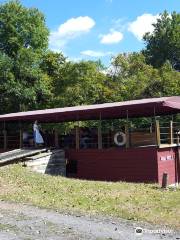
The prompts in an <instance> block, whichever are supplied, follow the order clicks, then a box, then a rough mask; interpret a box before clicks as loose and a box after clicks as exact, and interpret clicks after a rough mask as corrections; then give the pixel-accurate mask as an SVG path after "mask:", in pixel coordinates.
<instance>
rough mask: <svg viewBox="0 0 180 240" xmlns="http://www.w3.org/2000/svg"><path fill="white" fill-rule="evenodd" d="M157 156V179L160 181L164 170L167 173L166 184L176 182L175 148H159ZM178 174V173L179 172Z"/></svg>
mask: <svg viewBox="0 0 180 240" xmlns="http://www.w3.org/2000/svg"><path fill="white" fill-rule="evenodd" d="M157 156H158V181H159V183H161V182H162V175H163V173H164V172H166V173H168V184H174V183H175V182H178V179H177V178H178V169H177V166H176V163H177V148H170V147H169V148H159V149H158V151H157ZM179 174H180V173H179Z"/></svg>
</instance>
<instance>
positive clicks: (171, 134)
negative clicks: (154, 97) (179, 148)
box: [169, 121, 174, 144]
mask: <svg viewBox="0 0 180 240" xmlns="http://www.w3.org/2000/svg"><path fill="white" fill-rule="evenodd" d="M169 134H170V144H173V143H174V138H173V121H170V133H169Z"/></svg>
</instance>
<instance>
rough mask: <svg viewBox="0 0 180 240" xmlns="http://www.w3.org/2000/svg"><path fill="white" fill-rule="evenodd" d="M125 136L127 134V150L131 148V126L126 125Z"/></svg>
mask: <svg viewBox="0 0 180 240" xmlns="http://www.w3.org/2000/svg"><path fill="white" fill-rule="evenodd" d="M125 134H126V148H129V146H130V135H129V125H128V124H126V125H125Z"/></svg>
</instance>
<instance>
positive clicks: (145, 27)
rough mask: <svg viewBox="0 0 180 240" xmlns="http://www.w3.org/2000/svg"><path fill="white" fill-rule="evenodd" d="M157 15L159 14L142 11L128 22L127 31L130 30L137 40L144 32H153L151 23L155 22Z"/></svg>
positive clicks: (140, 38)
mask: <svg viewBox="0 0 180 240" xmlns="http://www.w3.org/2000/svg"><path fill="white" fill-rule="evenodd" d="M158 17H159V15H152V14H149V13H144V14H143V15H141V16H138V17H137V18H136V20H135V21H133V22H131V23H129V27H128V31H130V32H132V33H133V34H134V35H135V37H136V38H137V39H138V40H142V38H143V36H144V34H145V33H146V32H150V33H152V32H153V30H154V27H153V25H152V24H153V23H156V21H157V18H158Z"/></svg>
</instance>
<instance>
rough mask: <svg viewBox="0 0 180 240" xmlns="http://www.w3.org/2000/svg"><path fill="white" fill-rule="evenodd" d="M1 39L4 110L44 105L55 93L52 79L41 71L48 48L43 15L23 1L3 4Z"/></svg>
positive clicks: (0, 100)
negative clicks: (52, 92)
mask: <svg viewBox="0 0 180 240" xmlns="http://www.w3.org/2000/svg"><path fill="white" fill-rule="evenodd" d="M0 39H1V41H0V68H1V73H0V81H1V88H0V104H1V106H0V107H1V111H3V112H9V111H20V110H28V109H33V108H38V107H39V106H44V104H45V103H47V99H49V97H50V95H51V91H50V82H49V77H48V75H47V74H46V73H44V72H43V70H42V69H41V68H40V63H41V58H42V54H43V53H44V51H45V50H46V49H47V46H48V29H47V27H46V25H45V19H44V16H43V14H42V13H40V12H39V11H38V10H37V9H34V8H25V7H24V6H22V5H21V3H20V2H19V1H10V2H7V3H5V4H1V5H0ZM4 106H6V107H5V108H4Z"/></svg>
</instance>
